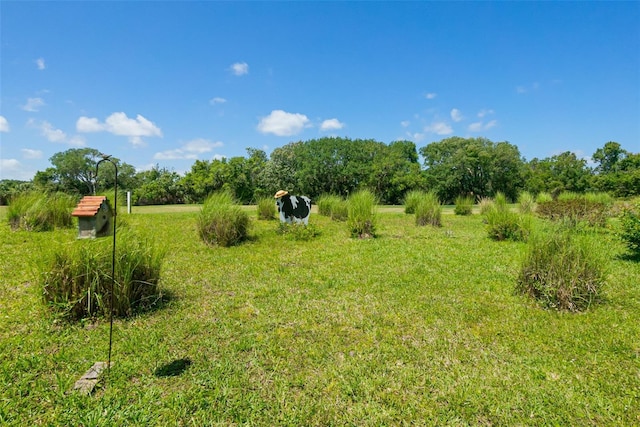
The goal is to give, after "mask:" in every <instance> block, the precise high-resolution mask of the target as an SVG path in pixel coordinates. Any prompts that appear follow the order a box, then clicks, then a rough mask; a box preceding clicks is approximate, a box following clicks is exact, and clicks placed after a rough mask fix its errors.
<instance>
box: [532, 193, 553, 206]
mask: <svg viewBox="0 0 640 427" xmlns="http://www.w3.org/2000/svg"><path fill="white" fill-rule="evenodd" d="M552 200H553V196H552V195H551V193H547V192H546V191H543V192H540V193H538V195H537V196H536V203H544V202H550V201H552Z"/></svg>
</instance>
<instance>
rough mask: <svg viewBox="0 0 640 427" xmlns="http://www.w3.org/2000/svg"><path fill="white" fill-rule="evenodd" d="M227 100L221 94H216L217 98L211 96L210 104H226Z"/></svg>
mask: <svg viewBox="0 0 640 427" xmlns="http://www.w3.org/2000/svg"><path fill="white" fill-rule="evenodd" d="M225 102H227V100H226V99H224V98H220V97H219V96H216V97H215V98H211V99H210V100H209V104H211V105H216V104H224V103H225Z"/></svg>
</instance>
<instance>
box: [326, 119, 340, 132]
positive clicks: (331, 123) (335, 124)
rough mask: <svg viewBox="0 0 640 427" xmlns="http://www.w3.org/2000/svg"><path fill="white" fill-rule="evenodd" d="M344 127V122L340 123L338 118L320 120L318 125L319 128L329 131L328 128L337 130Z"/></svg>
mask: <svg viewBox="0 0 640 427" xmlns="http://www.w3.org/2000/svg"><path fill="white" fill-rule="evenodd" d="M343 127H344V123H341V122H340V120H338V119H328V120H325V121H323V122H322V124H321V125H320V130H323V131H329V130H338V129H342V128H343Z"/></svg>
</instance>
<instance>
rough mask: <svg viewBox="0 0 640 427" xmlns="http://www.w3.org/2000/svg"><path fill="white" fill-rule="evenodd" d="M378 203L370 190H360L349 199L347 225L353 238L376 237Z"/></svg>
mask: <svg viewBox="0 0 640 427" xmlns="http://www.w3.org/2000/svg"><path fill="white" fill-rule="evenodd" d="M376 203H377V200H376V197H375V196H374V195H373V193H372V192H371V191H369V190H360V191H358V192H356V193H353V194H352V195H351V196H350V197H349V200H348V207H347V211H348V218H347V225H348V226H349V231H350V234H351V237H357V238H360V239H367V238H371V237H375V236H376V226H377V224H376V223H377V215H376V212H375V207H376Z"/></svg>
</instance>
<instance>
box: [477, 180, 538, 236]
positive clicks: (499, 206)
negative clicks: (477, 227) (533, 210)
mask: <svg viewBox="0 0 640 427" xmlns="http://www.w3.org/2000/svg"><path fill="white" fill-rule="evenodd" d="M485 217H486V218H485V221H486V224H487V233H488V234H489V237H490V238H491V239H493V240H512V241H525V240H527V238H528V236H529V232H530V230H531V217H530V215H519V214H517V213H515V212H511V210H510V209H509V205H508V204H507V198H506V197H505V196H504V194H502V193H500V192H498V193H496V196H495V199H494V202H493V205H492V206H491V207H490V208H489V209H488V210H487V212H486V214H485Z"/></svg>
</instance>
